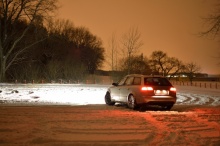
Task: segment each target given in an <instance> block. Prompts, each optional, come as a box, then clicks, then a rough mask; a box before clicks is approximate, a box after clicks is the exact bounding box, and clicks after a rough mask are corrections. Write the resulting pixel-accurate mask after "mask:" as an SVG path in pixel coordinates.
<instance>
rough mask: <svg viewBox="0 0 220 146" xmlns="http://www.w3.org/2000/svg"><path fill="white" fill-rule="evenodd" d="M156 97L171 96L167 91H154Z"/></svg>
mask: <svg viewBox="0 0 220 146" xmlns="http://www.w3.org/2000/svg"><path fill="white" fill-rule="evenodd" d="M154 94H155V95H169V91H167V90H154Z"/></svg>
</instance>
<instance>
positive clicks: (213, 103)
mask: <svg viewBox="0 0 220 146" xmlns="http://www.w3.org/2000/svg"><path fill="white" fill-rule="evenodd" d="M109 86H110V85H91V84H90V85H89V84H86V85H82V84H0V102H1V103H0V145H5V146H11V145H45V146H51V145H57V146H58V145H77V146H91V145H94V146H96V145H99V146H112V145H119V146H147V145H150V146H151V145H155V146H169V145H173V146H188V145H190V146H219V145H220V90H219V89H205V88H199V87H190V86H176V88H177V103H176V104H175V105H174V107H173V108H172V109H171V111H160V110H152V109H150V110H146V111H133V110H130V109H128V108H126V107H125V106H123V105H116V106H107V105H105V102H104V95H105V93H106V90H107V88H108V87H109ZM35 105H39V106H35ZM44 105H49V106H44ZM85 105H86V106H85Z"/></svg>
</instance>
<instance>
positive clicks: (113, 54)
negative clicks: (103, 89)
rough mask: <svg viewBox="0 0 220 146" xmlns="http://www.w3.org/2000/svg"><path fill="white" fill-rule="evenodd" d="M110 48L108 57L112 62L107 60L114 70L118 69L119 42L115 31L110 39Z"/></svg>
mask: <svg viewBox="0 0 220 146" xmlns="http://www.w3.org/2000/svg"><path fill="white" fill-rule="evenodd" d="M108 44H109V49H108V52H107V57H108V58H110V60H111V61H110V62H107V63H108V64H109V65H110V66H111V69H112V71H117V70H118V54H119V52H118V43H117V38H116V35H115V34H114V33H113V34H112V36H111V38H110V39H109V43H108Z"/></svg>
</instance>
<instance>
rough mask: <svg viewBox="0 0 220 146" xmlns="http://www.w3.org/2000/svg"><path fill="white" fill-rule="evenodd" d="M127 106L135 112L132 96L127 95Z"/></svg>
mask: <svg viewBox="0 0 220 146" xmlns="http://www.w3.org/2000/svg"><path fill="white" fill-rule="evenodd" d="M127 105H128V107H129V108H130V109H133V110H135V109H136V108H137V104H136V101H135V98H134V96H133V95H129V97H128V101H127Z"/></svg>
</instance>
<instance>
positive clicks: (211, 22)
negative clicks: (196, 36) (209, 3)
mask: <svg viewBox="0 0 220 146" xmlns="http://www.w3.org/2000/svg"><path fill="white" fill-rule="evenodd" d="M203 19H204V22H205V23H206V24H207V25H208V29H207V30H205V31H203V32H201V33H200V35H201V36H211V37H213V38H215V37H216V36H219V32H220V4H218V5H217V9H216V11H215V12H213V13H212V14H210V15H208V16H207V17H206V18H203Z"/></svg>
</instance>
